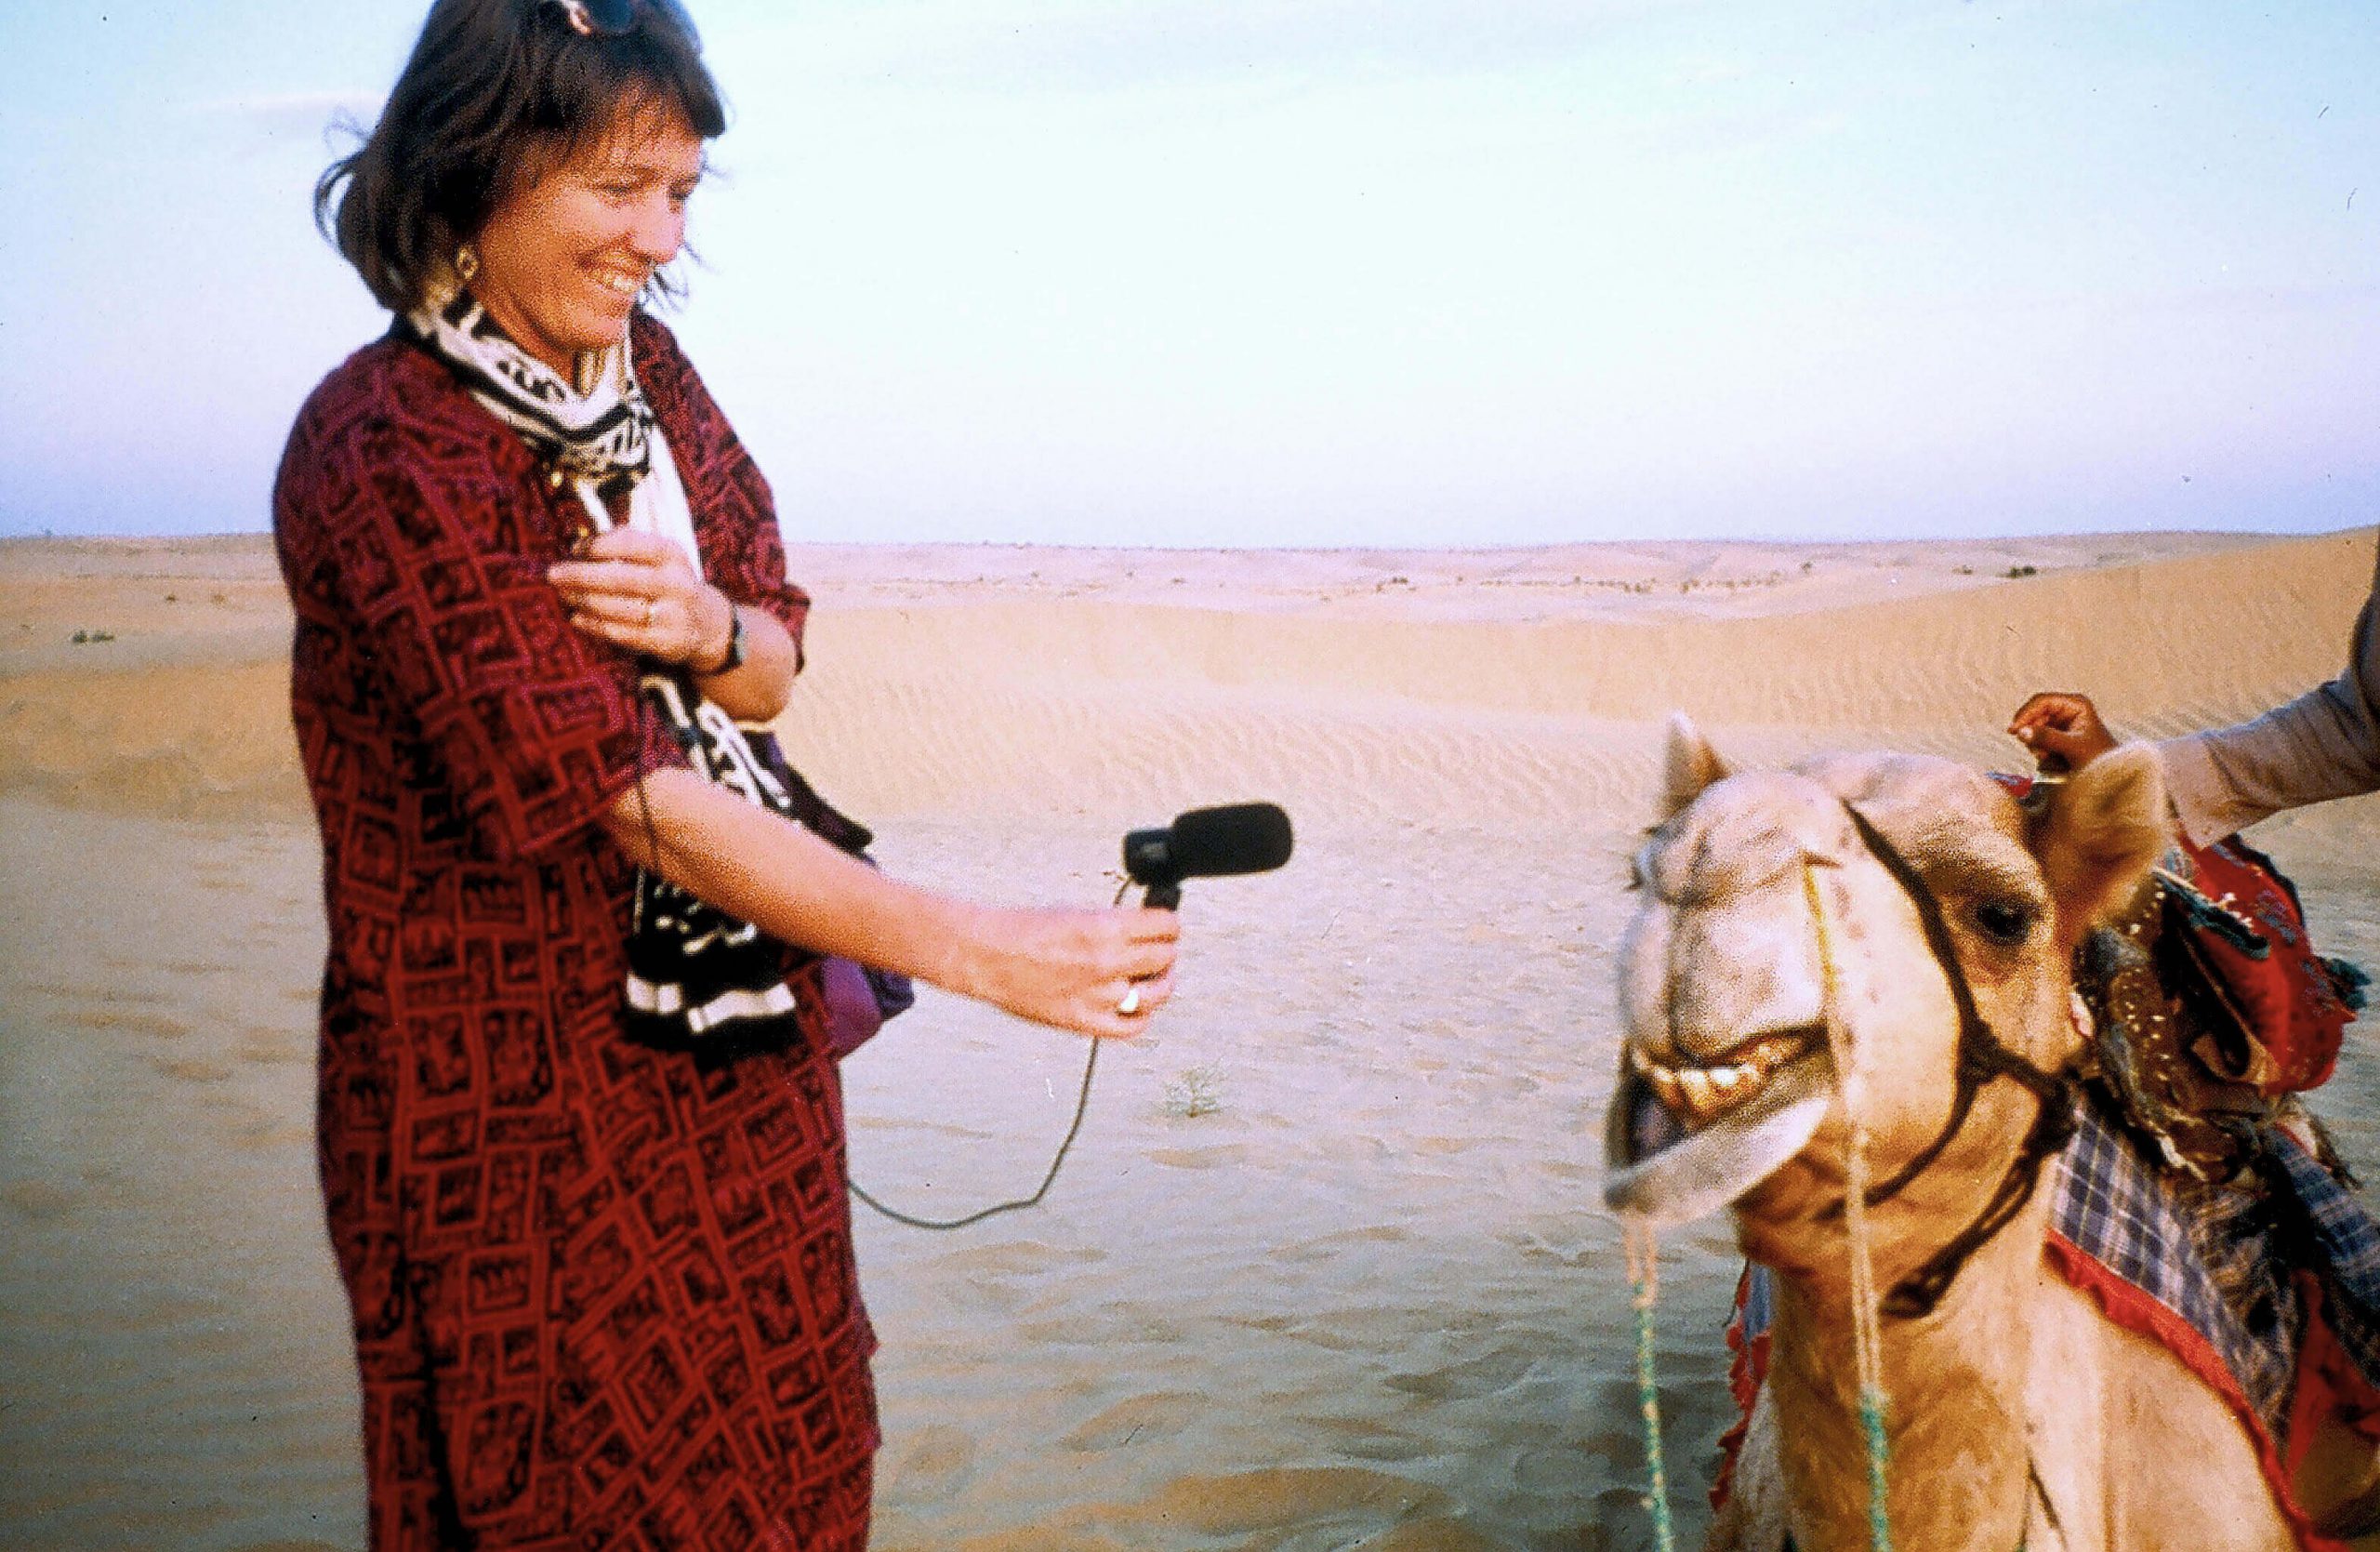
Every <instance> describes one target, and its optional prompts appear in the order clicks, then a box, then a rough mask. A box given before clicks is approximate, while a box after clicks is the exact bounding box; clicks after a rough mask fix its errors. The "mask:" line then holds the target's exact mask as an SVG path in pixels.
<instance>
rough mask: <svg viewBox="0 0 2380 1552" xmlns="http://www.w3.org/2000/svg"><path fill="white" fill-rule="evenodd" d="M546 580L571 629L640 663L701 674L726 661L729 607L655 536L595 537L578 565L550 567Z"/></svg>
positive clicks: (731, 621) (633, 532)
mask: <svg viewBox="0 0 2380 1552" xmlns="http://www.w3.org/2000/svg"><path fill="white" fill-rule="evenodd" d="M546 579H547V580H548V581H549V582H551V583H552V584H553V585H554V590H555V591H557V592H559V593H561V594H562V603H563V604H567V605H568V606H569V608H570V623H571V624H573V625H575V626H576V627H578V629H579V630H584V631H586V632H587V633H588V635H590V636H593V637H596V638H598V639H599V640H602V641H606V642H610V643H612V644H613V645H615V646H619V647H625V648H627V649H628V651H630V652H633V653H635V654H637V655H638V656H639V657H650V658H653V659H654V660H655V661H656V662H662V663H683V664H685V665H686V666H688V667H690V668H692V669H693V670H694V671H695V672H697V673H703V672H707V671H708V670H710V669H711V668H712V667H714V666H715V665H717V664H718V663H719V662H720V660H721V658H723V657H725V656H726V655H727V638H728V634H729V632H731V631H733V630H734V629H735V614H734V605H732V604H729V603H728V601H727V595H726V594H725V593H722V592H721V591H720V590H718V589H717V588H714V587H712V586H711V585H710V584H709V583H707V582H705V581H704V580H703V578H702V574H701V573H699V572H697V571H696V570H695V569H694V563H693V562H692V561H691V560H689V559H687V557H686V552H685V551H684V550H681V549H679V548H678V546H677V545H676V544H675V543H674V542H673V541H671V540H669V539H666V538H663V537H661V536H660V535H658V534H648V533H645V532H644V531H642V530H641V529H637V528H614V529H613V530H611V531H610V532H609V533H604V534H598V535H596V536H595V537H594V538H593V539H591V540H590V541H588V545H587V548H586V549H585V550H583V551H581V552H580V555H579V558H578V559H576V560H574V561H563V562H561V563H560V564H556V565H553V566H550V567H549V568H548V569H547V572H546Z"/></svg>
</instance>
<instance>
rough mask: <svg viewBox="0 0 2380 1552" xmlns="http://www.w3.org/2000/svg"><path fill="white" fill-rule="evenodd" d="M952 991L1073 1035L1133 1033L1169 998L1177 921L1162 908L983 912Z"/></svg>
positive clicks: (1179, 925)
mask: <svg viewBox="0 0 2380 1552" xmlns="http://www.w3.org/2000/svg"><path fill="white" fill-rule="evenodd" d="M1181 935H1182V919H1181V918H1180V917H1178V916H1176V915H1175V914H1174V913H1173V912H1171V911H1170V910H1150V909H1145V908H1132V907H1125V908H1119V909H1113V910H1032V909H1027V910H1005V909H990V910H986V911H985V915H984V917H983V919H982V922H981V925H980V928H979V930H978V932H976V933H975V934H972V936H973V937H974V938H975V939H976V940H977V942H978V943H979V944H980V945H981V947H980V948H979V949H978V950H977V952H975V953H974V954H972V956H970V957H971V958H972V960H973V961H974V962H973V963H972V964H970V965H969V966H968V967H967V968H966V969H965V970H964V971H962V972H961V973H960V974H959V975H958V976H957V977H956V978H955V981H956V984H955V986H954V989H957V990H961V991H964V992H966V993H967V994H968V995H970V996H972V997H976V998H980V999H981V1000H983V1001H984V1002H989V1003H991V1004H992V1005H993V1006H994V1007H998V1008H1001V1009H1005V1010H1006V1011H1007V1012H1009V1013H1012V1014H1014V1015H1017V1016H1018V1017H1020V1018H1029V1019H1031V1020H1033V1021H1034V1022H1035V1023H1037V1024H1048V1025H1051V1026H1053V1027H1055V1028H1061V1029H1072V1030H1074V1031H1076V1032H1077V1033H1078V1034H1085V1035H1103V1036H1126V1035H1137V1034H1139V1033H1140V1032H1141V1031H1142V1030H1143V1029H1144V1028H1147V1027H1148V1021H1149V1015H1151V1014H1152V1013H1155V1012H1156V1011H1157V1009H1158V1008H1160V1007H1162V1006H1164V1005H1165V1002H1166V1000H1167V999H1168V998H1170V997H1171V996H1172V995H1173V961H1174V954H1175V950H1176V948H1177V946H1178V940H1179V939H1180V937H1181Z"/></svg>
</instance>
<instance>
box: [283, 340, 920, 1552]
mask: <svg viewBox="0 0 2380 1552" xmlns="http://www.w3.org/2000/svg"><path fill="white" fill-rule="evenodd" d="M630 338H631V345H632V348H633V350H634V352H635V360H636V365H637V373H638V377H639V378H640V380H641V382H642V383H643V385H644V389H645V391H646V394H647V396H648V398H649V399H650V400H651V402H652V405H653V408H654V412H655V416H656V417H657V418H659V421H660V423H661V428H662V431H663V433H664V435H666V436H667V437H668V443H669V446H670V449H671V452H672V454H673V455H674V457H675V458H676V460H677V465H678V470H679V472H680V474H681V477H682V479H683V481H684V484H685V486H686V493H687V497H688V499H689V501H690V503H691V505H692V507H693V511H694V529H695V533H696V535H697V536H698V537H699V539H700V542H701V546H702V551H703V553H702V563H703V568H704V570H705V572H706V574H707V576H708V577H709V578H710V579H711V581H712V582H713V583H714V584H716V585H717V586H718V587H720V588H721V590H724V591H725V592H726V593H727V594H728V595H729V596H730V597H732V598H734V599H735V600H736V601H737V602H738V603H741V604H750V605H755V606H758V607H760V608H763V609H766V610H768V611H769V612H770V613H771V614H773V615H774V616H775V617H777V618H778V619H779V620H781V621H782V622H783V623H784V624H785V626H786V628H787V630H791V631H792V632H794V635H795V639H796V640H797V641H799V640H800V630H801V624H802V618H803V615H804V613H805V611H806V609H807V607H808V601H807V600H806V599H805V598H804V597H803V595H802V594H801V593H800V591H799V590H796V589H794V588H792V587H790V586H788V585H787V582H786V580H785V554H784V548H783V545H782V543H781V542H780V540H779V538H778V534H777V527H776V520H775V515H774V507H773V504H772V502H771V499H770V495H769V489H768V485H767V484H766V482H765V481H763V480H762V479H761V477H760V471H759V470H758V469H757V468H756V467H755V466H754V464H753V462H752V459H751V458H750V456H749V455H748V454H747V453H746V451H745V450H744V447H743V445H742V444H740V443H739V442H738V441H737V440H736V438H735V434H734V431H732V430H731V429H730V428H729V426H728V424H727V421H726V419H725V418H724V417H722V416H721V413H720V411H719V407H718V405H715V404H714V403H713V402H712V400H711V398H710V396H709V394H708V393H707V392H706V391H704V389H703V386H702V383H701V381H700V380H699V379H698V378H696V377H695V376H694V370H693V368H692V366H691V365H688V363H687V361H686V359H685V357H684V356H683V354H681V352H680V351H679V349H678V346H677V343H676V341H675V340H674V339H673V338H671V336H670V334H669V332H668V330H667V329H666V328H664V327H662V326H661V325H659V324H657V323H655V322H654V321H653V320H651V319H649V318H645V317H642V316H641V315H640V317H639V318H638V319H637V321H636V323H635V325H634V326H633V329H632V332H631V336H630ZM579 521H580V512H579V509H578V507H577V503H576V500H575V497H573V496H572V495H571V494H570V493H569V492H568V491H567V490H566V489H562V490H557V489H556V488H555V486H554V484H553V482H551V481H549V478H548V471H547V470H546V468H545V467H543V466H542V465H541V464H540V462H539V461H538V458H537V456H536V454H534V453H533V452H532V451H531V450H530V449H529V448H528V446H527V445H526V444H523V443H522V441H521V439H520V438H519V437H518V436H517V435H515V434H514V433H513V432H512V431H509V430H508V429H507V428H506V427H504V426H503V425H501V424H499V423H498V422H497V421H496V418H494V417H493V416H491V415H489V414H488V413H487V412H485V411H484V410H483V409H481V408H480V407H479V406H478V405H476V404H474V403H473V402H472V401H471V400H470V398H469V396H468V395H467V394H466V393H465V392H464V391H463V390H462V389H461V388H460V387H459V386H458V385H457V384H456V380H455V379H454V378H453V377H452V376H451V375H450V374H449V372H448V370H447V368H446V367H445V366H444V365H443V364H442V363H441V362H440V361H439V360H438V359H436V358H435V357H433V356H431V355H430V353H429V352H426V351H424V350H422V349H421V348H419V347H417V346H416V345H415V344H413V343H411V342H410V341H409V340H407V339H404V338H400V337H398V336H395V335H392V336H390V338H385V339H382V340H380V341H379V342H377V343H376V344H373V345H370V346H367V347H365V348H364V350H362V351H359V352H357V353H356V354H355V355H354V356H352V357H350V359H349V360H348V361H347V362H346V363H345V364H344V365H341V366H340V367H339V368H338V369H337V371H335V372H333V373H332V374H331V375H330V376H329V377H328V378H325V379H324V381H323V383H322V385H321V387H319V388H318V389H316V390H315V391H314V393H313V395H312V397H311V398H310V399H309V400H308V401H307V403H306V405H305V407H304V409H303V410H302V411H301V412H300V413H299V415H298V423H297V426H296V428H295V429H294V430H293V431H291V433H290V438H289V445H288V450H287V452H286V453H285V455H284V458H283V462H282V466H281V474H280V480H279V483H278V484H277V486H276V488H275V491H274V497H273V528H274V535H275V539H276V543H277V545H278V548H279V551H280V557H281V566H282V574H283V576H284V578H285V579H286V581H287V583H288V587H289V593H290V597H291V599H292V601H293V602H294V604H296V607H297V616H298V629H297V637H296V643H295V649H294V663H293V670H292V685H291V700H292V704H293V709H294V710H295V713H296V720H297V724H298V740H299V744H300V746H301V749H302V753H303V757H304V761H305V767H306V776H307V780H308V783H309V785H310V786H311V789H312V793H313V799H314V807H315V812H316V814H317V816H318V817H319V818H320V820H321V825H322V837H323V892H324V903H325V905H326V907H327V909H328V912H329V921H330V950H329V956H328V963H327V964H326V966H325V968H324V977H323V1001H322V1053H321V1060H322V1068H321V1083H320V1112H319V1121H320V1138H319V1156H320V1164H321V1170H322V1179H323V1192H324V1200H325V1203H326V1206H327V1210H328V1216H329V1221H330V1231H331V1240H332V1244H333V1247H334V1249H335V1250H336V1252H337V1258H338V1264H339V1269H340V1271H341V1273H342V1275H343V1276H344V1278H345V1280H346V1283H347V1289H348V1296H349V1300H350V1305H351V1307H352V1309H353V1314H354V1322H355V1343H356V1357H357V1360H358V1362H359V1366H360V1368H361V1372H362V1377H363V1385H364V1453H365V1462H366V1467H367V1471H368V1475H369V1480H370V1496H371V1526H372V1545H373V1546H374V1547H375V1548H376V1549H380V1552H393V1549H397V1548H414V1547H430V1546H452V1545H470V1546H479V1547H552V1548H562V1547H569V1548H573V1549H587V1552H591V1549H594V1548H601V1547H624V1548H625V1547H635V1548H639V1549H640V1552H644V1549H656V1552H657V1549H662V1548H721V1549H725V1548H745V1547H766V1548H772V1549H781V1552H794V1549H797V1548H799V1549H800V1552H841V1549H845V1548H851V1549H857V1548H859V1547H861V1546H863V1545H865V1543H866V1534H867V1518H868V1493H869V1471H870V1462H871V1460H872V1458H873V1453H874V1450H875V1447H876V1444H877V1437H878V1436H877V1425H876V1416H875V1401H874V1394H873V1390H872V1388H871V1386H870V1381H869V1377H868V1369H867V1362H868V1357H869V1354H870V1353H871V1351H872V1350H873V1348H874V1346H875V1338H874V1336H873V1334H872V1333H871V1332H870V1329H869V1327H868V1323H867V1317H866V1312H865V1311H864V1310H863V1309H862V1308H861V1307H860V1301H859V1290H858V1282H857V1274H856V1268H855V1267H854V1265H853V1254H852V1237H851V1207H850V1199H849V1197H848V1196H847V1194H846V1190H845V1185H844V1166H843V1118H842V1098H841V1092H840V1087H839V1085H838V1081H837V1078H836V1074H835V1069H834V1067H833V1064H832V1060H831V1058H830V1057H829V1055H827V1050H826V1039H825V1035H824V1029H823V1024H822V1016H823V1015H822V1010H823V1006H824V1004H823V1001H822V999H821V998H820V997H819V996H818V995H817V990H818V988H817V981H816V977H817V970H816V967H815V965H814V964H813V965H807V966H805V967H803V968H801V969H800V970H798V971H797V972H796V974H795V975H794V978H793V983H792V984H793V986H794V989H795V991H796V993H797V995H798V996H799V997H800V1002H801V1008H802V1012H801V1024H802V1028H803V1030H804V1032H805V1034H806V1035H807V1036H808V1037H809V1038H808V1039H807V1040H806V1041H803V1042H802V1043H800V1044H798V1045H796V1046H795V1047H793V1048H791V1049H789V1050H787V1051H785V1052H782V1053H777V1054H770V1055H756V1056H749V1057H746V1058H743V1059H740V1060H737V1061H735V1062H734V1063H733V1064H731V1065H728V1066H726V1067H724V1068H721V1069H718V1070H711V1071H703V1070H698V1069H697V1068H696V1067H695V1065H694V1061H693V1060H692V1059H691V1058H690V1057H688V1056H684V1055H665V1054H661V1053H657V1052H654V1051H650V1050H647V1049H644V1048H642V1047H640V1046H635V1045H631V1044H629V1043H628V1042H627V1041H625V1040H624V1039H623V1037H622V1034H621V1008H622V1001H621V977H622V975H623V971H624V957H623V955H624V942H625V938H626V935H627V925H628V898H629V888H630V882H631V879H632V876H633V875H632V869H631V868H630V866H629V864H628V861H627V860H626V859H625V858H624V857H623V856H621V855H620V853H619V852H618V851H617V849H616V848H615V847H614V846H613V845H612V844H611V842H609V840H608V839H606V837H605V836H604V834H603V833H602V829H600V828H599V827H598V825H597V824H596V822H595V821H596V818H597V816H598V815H600V814H601V813H602V811H603V809H604V807H605V806H606V805H607V804H608V803H611V802H612V801H613V799H614V798H615V797H616V796H618V795H619V794H620V793H622V792H623V791H624V790H625V789H628V787H629V786H630V785H631V784H632V783H633V782H634V781H635V780H636V779H637V777H638V776H639V775H640V774H641V773H642V772H647V771H651V770H654V769H656V768H658V767H659V766H661V765H664V764H669V763H680V759H681V757H680V756H679V754H678V752H677V750H676V749H675V747H674V745H672V744H671V743H670V742H669V740H668V737H667V736H666V735H662V734H660V733H659V732H658V731H657V729H648V728H647V727H646V725H645V723H647V722H649V721H653V720H654V719H641V718H640V717H639V715H638V711H637V700H636V687H635V680H634V673H633V670H632V667H631V664H630V660H629V659H628V657H627V656H625V655H624V654H622V653H620V652H618V651H617V650H615V649H614V648H612V647H610V646H608V645H606V644H604V643H600V642H597V641H595V640H593V639H592V638H590V637H588V636H585V635H582V634H581V633H580V632H578V631H577V630H574V629H573V628H572V627H571V626H570V625H569V623H568V622H567V620H566V618H565V617H564V611H563V608H562V603H561V600H560V598H559V597H558V596H557V594H556V593H555V592H554V590H553V589H552V588H551V587H549V585H548V584H547V582H546V580H545V568H546V567H547V565H548V564H550V563H551V562H553V561H555V560H557V559H560V558H561V557H562V554H563V552H564V550H566V549H567V548H568V545H569V543H570V541H571V537H572V535H573V533H574V530H575V526H576V525H577V524H578V522H579Z"/></svg>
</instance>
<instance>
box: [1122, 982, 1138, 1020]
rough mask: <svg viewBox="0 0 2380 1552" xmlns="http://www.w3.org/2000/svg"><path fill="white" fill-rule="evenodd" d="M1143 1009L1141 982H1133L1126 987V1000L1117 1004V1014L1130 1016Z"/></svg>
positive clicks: (1123, 1016) (1125, 1016) (1124, 1016)
mask: <svg viewBox="0 0 2380 1552" xmlns="http://www.w3.org/2000/svg"><path fill="white" fill-rule="evenodd" d="M1140 1011H1141V983H1140V982H1138V981H1134V982H1132V983H1131V985H1129V986H1127V987H1126V988H1124V1000H1123V1001H1122V1002H1118V1003H1117V1004H1116V1013H1117V1016H1118V1017H1120V1018H1130V1017H1131V1016H1132V1015H1134V1014H1136V1013H1138V1012H1140Z"/></svg>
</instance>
